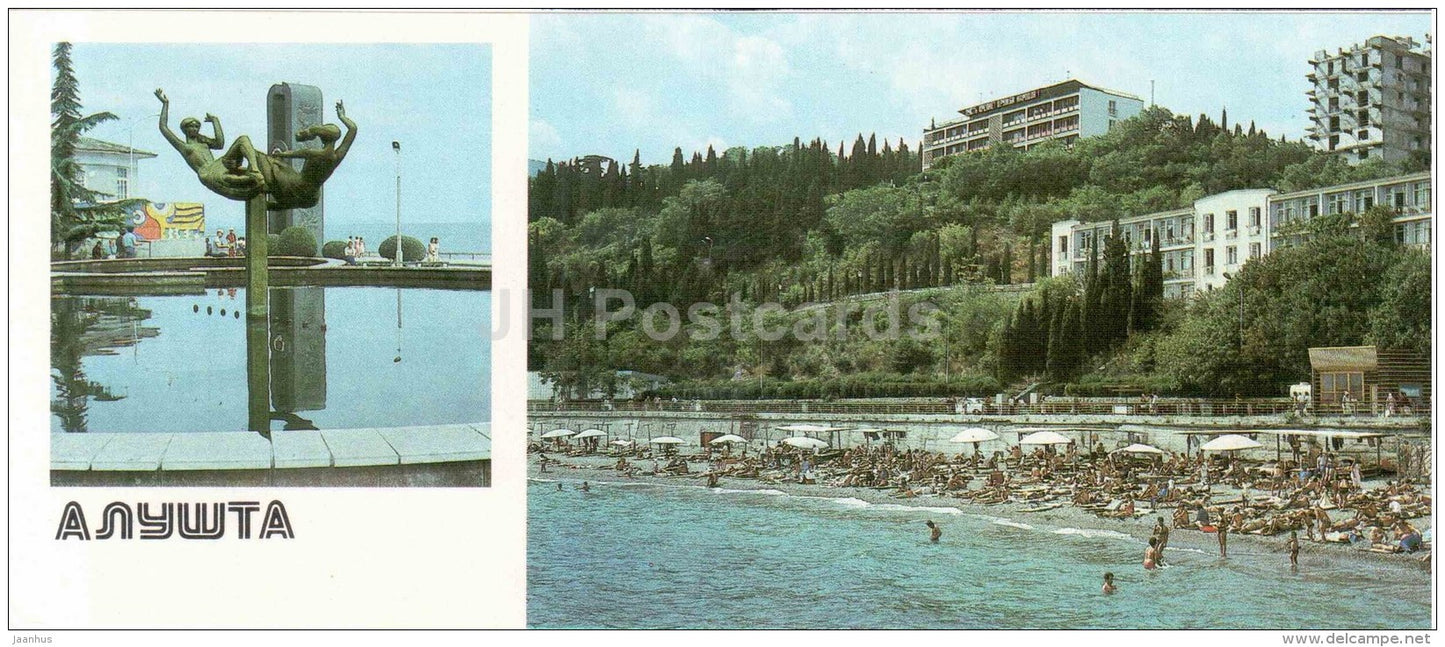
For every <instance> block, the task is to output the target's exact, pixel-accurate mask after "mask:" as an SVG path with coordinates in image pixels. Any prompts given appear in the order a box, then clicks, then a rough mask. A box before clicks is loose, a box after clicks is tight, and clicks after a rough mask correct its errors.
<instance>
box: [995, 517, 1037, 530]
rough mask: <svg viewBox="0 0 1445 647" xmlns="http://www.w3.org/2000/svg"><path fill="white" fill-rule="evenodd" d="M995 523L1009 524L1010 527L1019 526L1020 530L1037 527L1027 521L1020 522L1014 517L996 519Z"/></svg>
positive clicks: (999, 524)
mask: <svg viewBox="0 0 1445 647" xmlns="http://www.w3.org/2000/svg"><path fill="white" fill-rule="evenodd" d="M993 523H994V525H996V526H1008V527H1010V528H1018V529H1019V530H1034V529H1035V528H1034V527H1033V526H1030V525H1028V524H1026V523H1019V522H1017V521H1014V520H1013V519H995V520H994V522H993Z"/></svg>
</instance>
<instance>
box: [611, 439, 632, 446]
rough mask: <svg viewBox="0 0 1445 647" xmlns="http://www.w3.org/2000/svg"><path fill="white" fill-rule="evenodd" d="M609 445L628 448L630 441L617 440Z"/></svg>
mask: <svg viewBox="0 0 1445 647" xmlns="http://www.w3.org/2000/svg"><path fill="white" fill-rule="evenodd" d="M610 444H613V445H617V446H618V447H629V446H631V445H632V441H630V440H627V439H618V440H614V441H612V442H611V443H610Z"/></svg>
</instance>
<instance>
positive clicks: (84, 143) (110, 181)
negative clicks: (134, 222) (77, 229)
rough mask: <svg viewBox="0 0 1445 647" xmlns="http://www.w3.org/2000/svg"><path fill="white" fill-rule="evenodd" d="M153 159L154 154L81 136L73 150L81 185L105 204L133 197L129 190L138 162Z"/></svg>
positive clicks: (137, 171) (135, 174)
mask: <svg viewBox="0 0 1445 647" xmlns="http://www.w3.org/2000/svg"><path fill="white" fill-rule="evenodd" d="M155 156H156V154H155V153H151V152H148V151H143V150H138V149H132V148H130V147H128V146H122V145H120V144H112V143H110V142H106V141H101V140H99V139H91V138H89V137H81V138H80V142H79V143H78V144H76V147H75V163H76V164H78V165H79V166H80V171H81V183H82V184H84V185H85V188H87V189H90V190H91V191H96V192H98V193H101V194H102V195H101V200H105V201H109V200H124V199H127V198H131V197H134V196H132V194H131V191H132V188H131V187H132V186H133V182H134V181H135V178H136V177H138V175H139V166H140V165H139V163H140V161H141V160H144V159H150V158H153V157H155Z"/></svg>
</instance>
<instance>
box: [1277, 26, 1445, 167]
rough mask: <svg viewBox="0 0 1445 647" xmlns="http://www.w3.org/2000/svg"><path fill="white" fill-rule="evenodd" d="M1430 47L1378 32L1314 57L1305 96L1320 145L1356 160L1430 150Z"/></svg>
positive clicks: (1314, 139)
mask: <svg viewBox="0 0 1445 647" xmlns="http://www.w3.org/2000/svg"><path fill="white" fill-rule="evenodd" d="M1430 59H1431V54H1430V51H1429V50H1425V49H1421V48H1420V46H1419V44H1418V43H1416V42H1415V41H1414V40H1413V39H1411V38H1407V37H1394V38H1391V37H1388V36H1375V37H1373V38H1370V39H1369V40H1366V41H1365V42H1364V43H1362V44H1357V45H1354V46H1353V47H1351V48H1350V49H1348V50H1346V49H1339V50H1337V51H1336V52H1335V53H1334V54H1330V53H1329V52H1327V51H1324V50H1321V51H1318V52H1315V55H1314V58H1312V59H1310V65H1311V66H1313V68H1314V69H1313V70H1312V71H1311V72H1310V73H1309V74H1308V75H1306V78H1308V79H1309V80H1310V82H1311V83H1312V84H1313V85H1314V87H1313V88H1312V89H1310V90H1309V91H1308V92H1306V93H1305V94H1307V95H1309V97H1310V102H1311V105H1310V108H1309V110H1308V112H1309V114H1310V118H1311V120H1312V121H1313V125H1311V126H1310V128H1309V129H1308V132H1309V134H1308V137H1309V139H1310V140H1311V141H1312V142H1313V143H1314V145H1315V147H1316V148H1319V149H1320V150H1324V151H1330V152H1335V153H1338V154H1340V155H1344V156H1345V158H1346V159H1348V160H1349V161H1350V162H1351V163H1356V162H1360V161H1364V160H1367V159H1384V160H1387V161H1394V160H1398V159H1404V158H1407V157H1409V156H1410V154H1411V153H1412V152H1413V151H1429V150H1430V96H1431V95H1430Z"/></svg>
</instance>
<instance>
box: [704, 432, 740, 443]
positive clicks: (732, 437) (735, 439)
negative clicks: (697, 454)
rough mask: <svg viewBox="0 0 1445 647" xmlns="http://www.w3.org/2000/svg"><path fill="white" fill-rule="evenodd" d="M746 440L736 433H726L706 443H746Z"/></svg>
mask: <svg viewBox="0 0 1445 647" xmlns="http://www.w3.org/2000/svg"><path fill="white" fill-rule="evenodd" d="M746 442H748V440H747V439H746V438H743V437H742V436H738V435H736V434H726V435H723V436H718V437H717V438H714V439H712V440H710V441H708V444H709V445H731V444H733V443H746Z"/></svg>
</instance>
